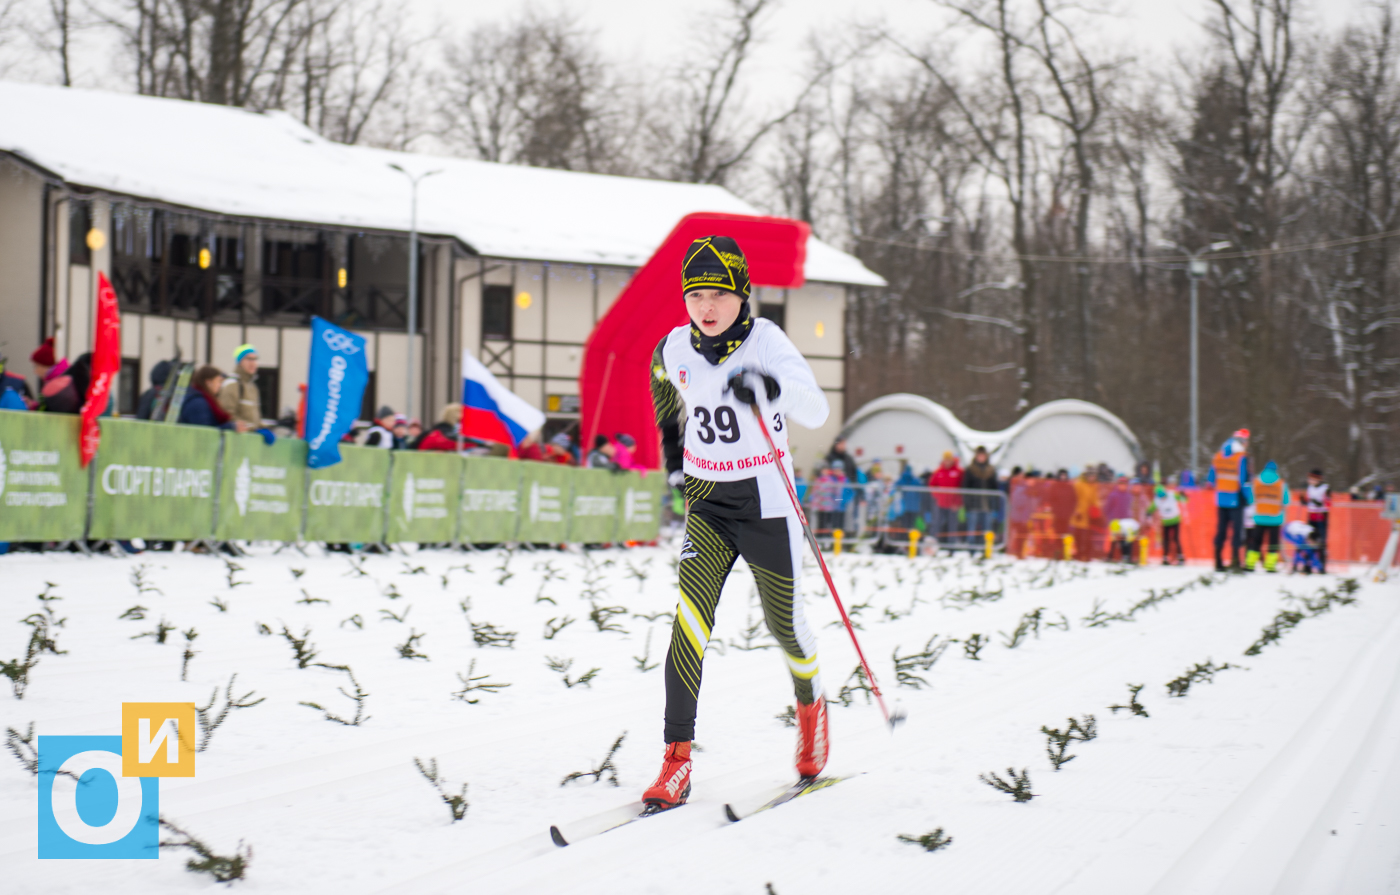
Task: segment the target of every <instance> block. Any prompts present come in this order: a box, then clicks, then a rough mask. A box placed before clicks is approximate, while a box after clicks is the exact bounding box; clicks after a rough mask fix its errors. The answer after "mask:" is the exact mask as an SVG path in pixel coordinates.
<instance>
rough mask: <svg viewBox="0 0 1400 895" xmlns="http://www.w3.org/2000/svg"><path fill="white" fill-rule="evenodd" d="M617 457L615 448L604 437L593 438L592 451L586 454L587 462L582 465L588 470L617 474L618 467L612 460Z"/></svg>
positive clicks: (606, 437) (596, 436)
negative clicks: (601, 470) (600, 470)
mask: <svg viewBox="0 0 1400 895" xmlns="http://www.w3.org/2000/svg"><path fill="white" fill-rule="evenodd" d="M616 455H617V448H616V447H614V446H613V443H612V442H611V441H608V436H606V435H595V436H593V450H591V451H589V452H588V460H587V462H586V463H585V464H584V465H585V466H587V467H588V468H589V469H607V470H609V471H612V472H617V471H618V470H619V469H620V468H621V467H619V466H618V465H617V463H616V461H615V460H614V459H613V458H614V457H615V456H616Z"/></svg>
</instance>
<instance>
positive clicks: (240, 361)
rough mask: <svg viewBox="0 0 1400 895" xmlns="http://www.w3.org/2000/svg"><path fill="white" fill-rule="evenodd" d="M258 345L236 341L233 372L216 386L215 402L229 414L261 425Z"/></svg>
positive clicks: (254, 426) (253, 426)
mask: <svg viewBox="0 0 1400 895" xmlns="http://www.w3.org/2000/svg"><path fill="white" fill-rule="evenodd" d="M257 373H258V349H256V348H254V347H253V346H252V345H239V346H238V347H237V348H235V349H233V376H232V377H230V378H229V379H228V380H227V381H226V382H225V383H224V386H223V388H221V389H220V390H219V406H220V407H222V408H223V410H224V413H227V414H228V415H229V416H230V417H231V418H233V419H236V420H239V421H241V422H244V423H247V424H248V425H247V426H246V427H245V428H248V429H260V428H262V395H261V394H259V393H258V383H257Z"/></svg>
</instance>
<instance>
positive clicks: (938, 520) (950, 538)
mask: <svg viewBox="0 0 1400 895" xmlns="http://www.w3.org/2000/svg"><path fill="white" fill-rule="evenodd" d="M928 484H929V487H930V488H961V487H962V486H963V469H962V466H961V465H960V464H959V463H958V458H957V456H956V455H955V454H954V453H953V452H952V451H944V452H943V459H942V460H941V461H939V464H938V468H937V469H935V470H934V471H933V474H932V475H930V476H929V479H928ZM933 502H934V505H935V506H934V514H935V515H934V523H933V534H934V536H935V537H937V538H938V540H939V543H940V544H951V543H954V542H956V541H957V540H959V535H958V532H959V531H960V529H961V526H960V524H959V522H958V516H959V515H960V514H961V511H962V508H963V499H962V495H961V494H957V493H953V492H948V491H935V492H934V495H933Z"/></svg>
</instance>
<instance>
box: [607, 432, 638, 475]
mask: <svg viewBox="0 0 1400 895" xmlns="http://www.w3.org/2000/svg"><path fill="white" fill-rule="evenodd" d="M613 441H614V443H615V444H616V446H617V450H616V453H614V454H613V462H615V463H616V464H617V468H618V469H636V470H639V471H644V470H645V469H646V467H645V466H643V465H642V464H640V463H638V462H637V458H636V455H635V454H633V451H635V450H636V449H637V439H635V438H633V437H632V436H631V435H628V434H627V433H626V432H619V433H617V435H616V436H615V437H614V438H613Z"/></svg>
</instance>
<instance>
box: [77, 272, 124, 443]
mask: <svg viewBox="0 0 1400 895" xmlns="http://www.w3.org/2000/svg"><path fill="white" fill-rule="evenodd" d="M121 366H122V315H121V312H120V311H119V310H118V309H117V293H116V292H115V291H114V290H113V289H112V284H111V282H110V281H109V280H108V279H107V275H106V274H105V273H102V272H101V271H98V273H97V335H96V337H95V338H94V339H93V345H92V380H91V382H90V383H89V385H88V391H87V400H86V401H84V402H83V411H82V414H83V428H82V434H81V435H80V437H79V441H80V446H79V455H80V458H81V460H82V464H83V466H84V467H86V466H87V465H88V464H89V463H91V462H92V458H93V457H94V456H96V455H97V445H98V443H99V442H100V441H101V440H102V433H101V430H100V429H99V428H98V425H97V418H98V416H100V415H101V414H102V411H104V410H106V409H107V401H108V400H109V399H110V398H111V395H112V377H113V376H115V375H116V373H117V371H118V370H120V369H121Z"/></svg>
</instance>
